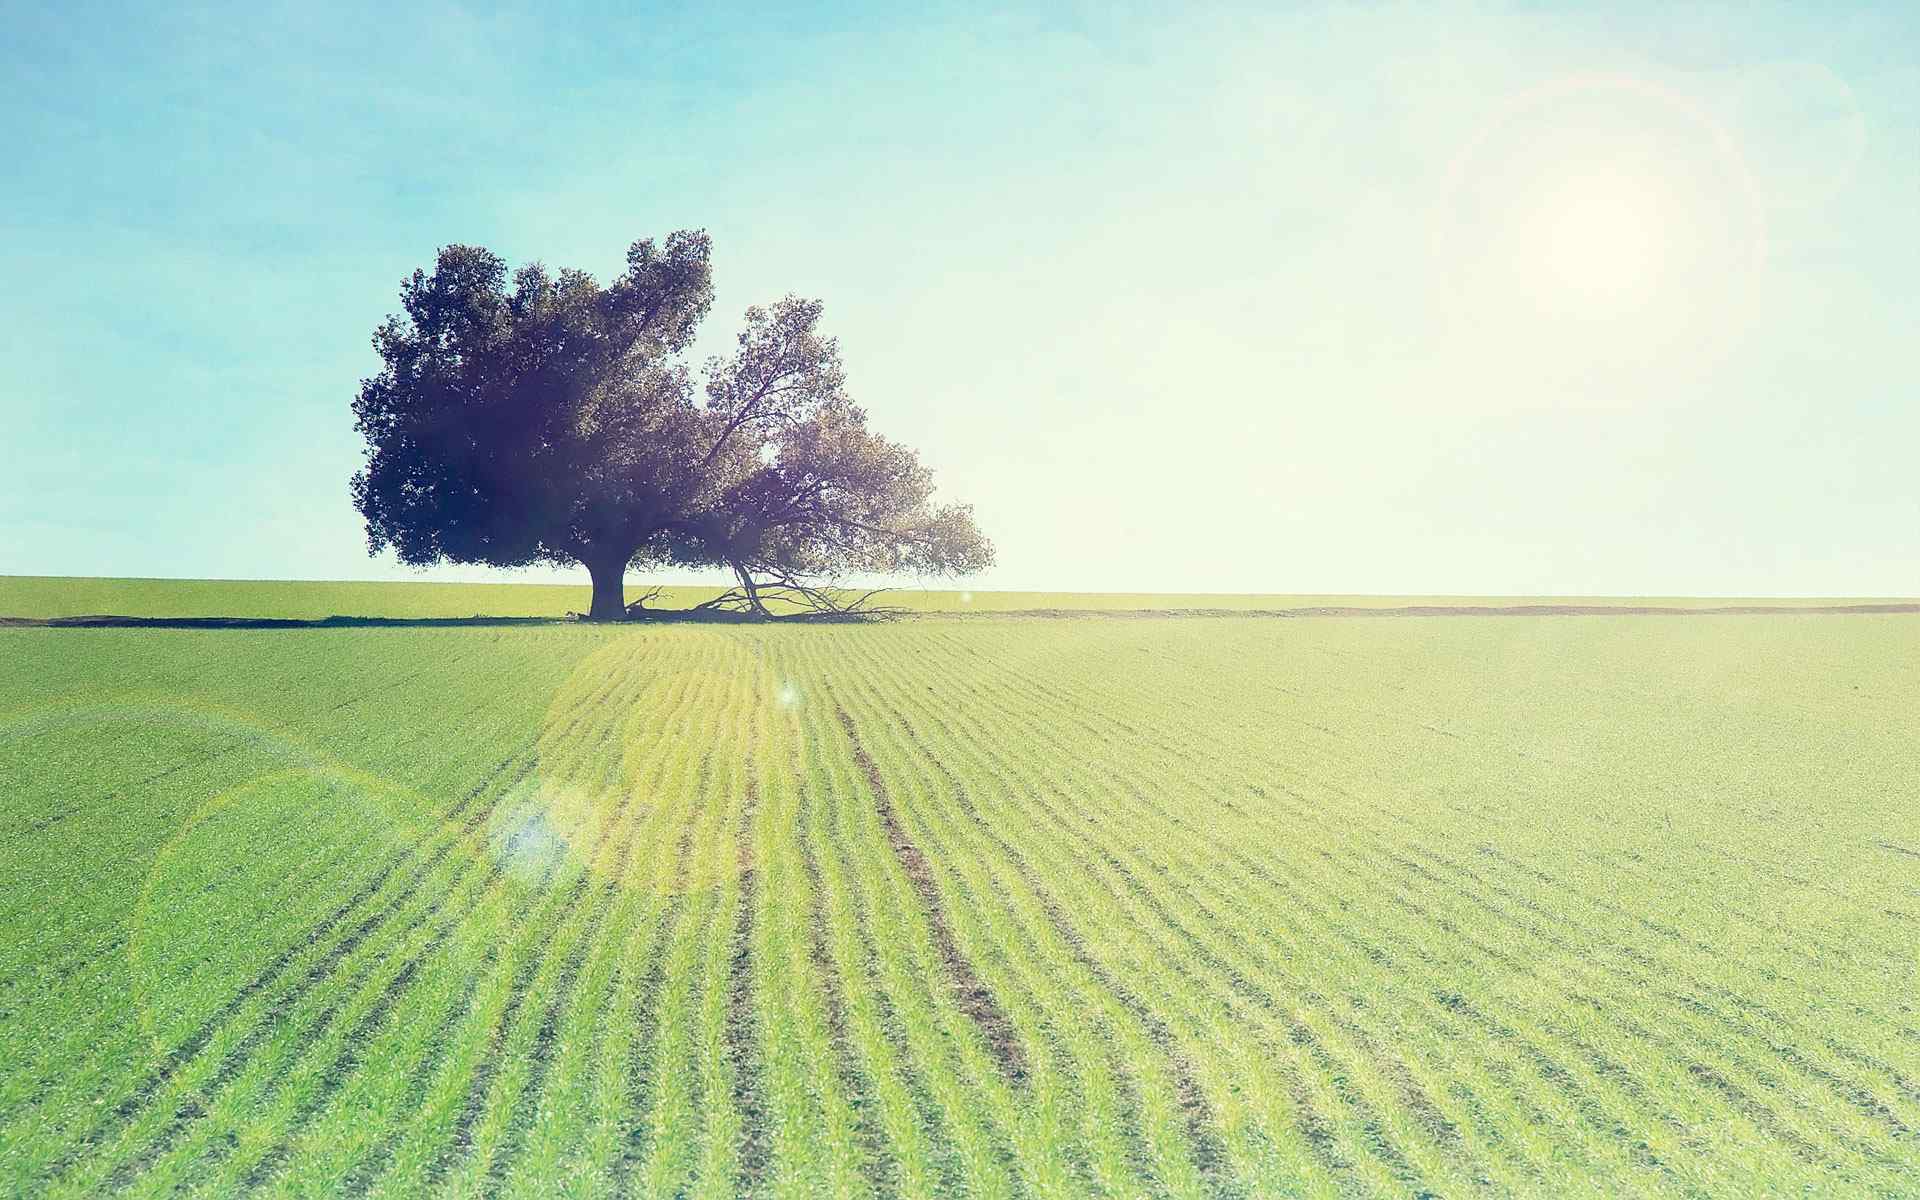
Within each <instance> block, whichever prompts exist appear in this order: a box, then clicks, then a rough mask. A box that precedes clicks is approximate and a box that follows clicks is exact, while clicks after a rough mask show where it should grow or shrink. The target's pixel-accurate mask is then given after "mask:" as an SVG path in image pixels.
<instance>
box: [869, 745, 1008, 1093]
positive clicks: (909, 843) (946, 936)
mask: <svg viewBox="0 0 1920 1200" xmlns="http://www.w3.org/2000/svg"><path fill="white" fill-rule="evenodd" d="M835 714H836V715H837V716H838V717H839V718H840V724H841V726H842V727H843V728H845V729H846V731H847V741H848V742H850V743H851V744H852V746H853V757H854V760H855V761H856V762H858V763H859V764H860V769H861V770H862V771H863V772H865V773H866V776H867V784H868V786H869V787H870V788H871V789H872V791H873V803H874V806H875V807H876V808H878V809H879V812H880V824H881V826H882V827H883V828H884V829H885V830H886V834H887V844H888V845H889V846H891V847H892V848H893V853H894V857H896V858H898V859H899V860H900V867H901V869H902V870H903V871H905V872H906V874H907V879H908V880H909V881H910V882H911V883H912V884H913V889H914V891H916V892H918V893H919V895H920V906H921V908H922V909H923V910H924V911H925V912H926V915H927V925H928V927H929V928H930V929H931V930H932V932H933V944H934V948H935V950H936V951H937V952H938V953H939V955H940V960H941V962H942V963H943V964H944V965H945V966H946V968H947V975H948V978H949V980H950V981H951V983H952V984H953V992H954V999H955V1000H956V1001H957V1002H958V1003H959V1005H960V1009H961V1011H962V1012H965V1013H966V1014H967V1015H968V1016H969V1017H972V1018H973V1021H974V1023H975V1024H976V1025H978V1026H980V1032H981V1033H982V1034H984V1035H986V1040H987V1048H988V1049H989V1050H990V1051H991V1052H992V1053H993V1057H994V1059H995V1061H997V1062H998V1063H999V1064H1000V1068H1001V1071H1002V1072H1003V1073H1004V1074H1005V1075H1006V1076H1007V1078H1008V1080H1009V1081H1011V1082H1013V1083H1016V1084H1018V1083H1022V1082H1024V1081H1025V1080H1026V1078H1027V1056H1026V1050H1025V1049H1024V1048H1023V1047H1022V1046H1021V1044H1020V1035H1019V1034H1018V1033H1016V1032H1015V1031H1014V1028H1013V1022H1012V1021H1011V1020H1009V1019H1008V1017H1007V1014H1006V1013H1005V1012H1004V1011H1003V1010H1002V1009H1001V1007H1000V1002H999V1001H998V1000H996V999H994V996H993V992H992V991H991V990H990V989H989V988H988V987H987V985H986V984H985V983H983V982H981V979H980V976H979V973H978V972H976V971H975V970H974V969H973V963H972V962H970V961H969V960H968V959H967V956H966V952H965V951H963V950H961V949H960V943H959V942H958V941H957V940H956V939H955V938H954V936H953V928H952V926H950V925H948V924H947V917H946V914H945V912H943V911H942V910H941V907H940V892H939V889H938V887H937V886H936V885H935V883H934V880H933V868H932V867H931V866H929V865H928V864H927V856H926V855H925V854H923V853H921V852H920V847H918V846H916V845H914V844H913V839H912V838H910V837H908V836H907V831H906V829H905V828H904V827H902V826H901V824H900V818H899V817H898V816H897V815H895V813H894V811H893V799H892V797H891V795H890V794H889V793H888V791H887V785H886V782H885V781H884V780H882V779H881V777H880V768H879V767H878V766H877V765H876V764H875V763H874V761H873V758H872V756H870V755H869V754H868V753H867V750H866V747H865V746H862V745H861V744H860V735H859V734H858V733H857V732H856V731H855V730H854V727H853V718H852V717H850V716H848V715H847V710H846V709H844V708H836V709H835Z"/></svg>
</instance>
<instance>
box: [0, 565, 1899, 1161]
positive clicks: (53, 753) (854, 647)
mask: <svg viewBox="0 0 1920 1200" xmlns="http://www.w3.org/2000/svg"><path fill="white" fill-rule="evenodd" d="M18 586H19V585H18V584H17V581H0V591H5V590H6V589H16V590H14V591H11V592H8V593H7V594H8V596H9V601H8V602H7V603H0V610H6V609H9V608H10V607H16V606H15V605H14V604H13V601H12V599H11V598H12V597H17V596H19V595H21V594H23V593H21V592H20V591H19V590H17V589H18ZM128 586H129V587H133V586H134V585H128ZM140 586H144V587H146V588H147V590H146V591H145V592H143V593H141V594H143V595H145V596H146V597H147V598H148V602H149V603H150V604H151V605H153V606H155V607H159V608H166V607H167V606H168V605H176V606H177V605H184V604H186V603H188V601H187V600H185V599H182V598H180V597H178V596H174V597H169V596H167V595H165V594H164V593H165V589H164V588H162V587H161V585H140ZM208 586H210V585H208ZM255 586H256V585H234V589H235V590H233V591H231V592H225V593H222V592H207V591H201V592H198V593H196V594H195V595H193V596H192V597H191V602H192V603H193V604H196V605H201V606H203V607H202V608H201V611H213V610H216V609H217V610H218V611H221V612H223V613H227V614H230V615H231V614H237V613H240V612H241V607H242V606H243V605H246V604H250V603H264V602H265V601H264V599H263V598H262V597H263V596H264V593H262V594H254V593H250V592H248V591H247V589H249V588H253V587H255ZM258 586H261V587H264V586H266V585H258ZM355 586H368V587H382V588H387V587H404V586H406V585H355ZM131 594H133V593H132V592H126V593H123V595H131ZM489 598H490V597H488V596H482V595H478V594H476V595H471V596H467V597H464V598H460V599H458V600H457V602H455V601H448V600H445V599H440V598H427V599H421V600H415V601H409V603H413V604H416V605H417V606H419V607H421V608H425V607H431V606H434V605H445V604H449V603H452V604H453V605H454V607H456V608H463V609H465V610H466V611H468V612H471V611H485V610H486V603H485V602H486V601H487V600H488V599H489ZM304 603H310V604H311V605H313V606H316V607H320V608H327V607H330V606H333V605H336V604H338V603H339V598H338V597H337V596H325V597H323V598H320V599H312V598H309V599H308V600H307V601H304ZM503 603H504V602H503ZM1049 607H1060V605H1049ZM1216 607H1217V606H1216ZM136 611H137V610H136ZM414 611H417V609H416V610H414ZM18 615H26V614H18ZM258 615H287V614H285V613H283V612H273V613H264V612H263V613H260V614H258ZM294 615H298V614H294ZM1915 621H1916V618H1914V617H1911V616H1904V615H1887V616H1820V617H1809V616H1739V617H1719V616H1703V617H1691V618H1687V619H1672V618H1662V617H1646V616H1600V617H1580V618H1533V619H1508V620H1483V619H1471V618H1454V619H1441V620H1420V621H1407V620H1385V619H1367V618H1349V619H1333V620H1320V621H1274V620H1263V619H1258V618H1230V617H1223V618H1218V619H1209V620H1177V619H1160V620H1155V619H1147V620H1136V621H1057V620H1056V621H1041V620H1023V619H1007V620H999V621H986V622H982V621H965V620H953V619H944V618H939V617H932V618H928V619H924V620H916V621H909V622H900V623H894V624H888V625H882V626H858V627H844V626H835V627H775V628H769V627H741V626H727V627H706V626H702V627H694V626H666V627H647V628H639V629H628V628H616V629H606V628H598V627H592V626H585V625H572V624H555V625H535V626H480V627H461V628H432V627H420V628H334V629H285V630H218V631H202V630H179V629H46V628H19V629H7V630H0V655H4V661H5V662H6V663H7V670H6V671H4V672H0V795H4V796H5V797H6V799H5V803H4V807H0V1045H4V1046H6V1047H8V1050H7V1052H6V1054H5V1055H4V1056H3V1057H0V1192H3V1193H5V1194H10V1195H14V1194H18V1195H49V1196H83V1195H85V1196H91V1195H99V1194H125V1195H158V1194H189V1195H208V1196H212V1195H220V1196H225V1195H232V1194H238V1193H254V1192H258V1193H262V1194H268V1195H309V1194H311V1195H339V1194H348V1195H369V1196H371V1195H379V1196H388V1195H414V1194H462V1195H471V1194H486V1195H528V1196H530V1195H549V1194H554V1193H556V1192H564V1193H566V1194H570V1195H582V1196H655V1195H675V1194H684V1195H694V1196H724V1195H732V1194H736V1193H740V1192H751V1193H752V1194H755V1195H765V1196H794V1197H799V1196H814V1195H840V1196H849V1197H853V1196H859V1197H865V1196H893V1195H913V1196H920V1195H981V1196H990V1197H991V1196H1005V1197H1025V1196H1035V1197H1039V1196H1048V1197H1053V1196H1059V1197H1107V1196H1111V1197H1131V1196H1140V1195H1160V1196H1192V1197H1223V1196H1268V1195H1316V1196H1330V1197H1331V1196H1363V1195H1381V1196H1407V1195H1417V1194H1422V1193H1425V1194H1430V1195H1443V1196H1449V1197H1452V1196H1472V1195H1490V1196H1500V1195H1523V1196H1566V1195H1595V1196H1598V1195H1606V1196H1611V1195H1657V1196H1666V1195H1673V1196H1688V1195H1692V1196H1725V1195H1786V1194H1796V1195H1800V1194H1816V1195H1881V1196H1904V1195H1912V1194H1915V1192H1916V1191H1920V1138H1917V1136H1916V1133H1915V1131H1916V1130H1920V1002H1916V1000H1915V996H1916V995H1920V956H1917V955H1916V953H1915V950H1914V947H1915V945H1916V944H1920V835H1916V834H1915V832H1914V829H1915V828H1916V822H1915V814H1916V812H1920V783H1916V781H1915V778H1916V777H1915V775H1914V772H1913V756H1912V747H1913V746H1914V745H1916V744H1920V685H1916V682H1915V680H1916V676H1915V674H1914V665H1915V660H1914V650H1915V646H1916V644H1920V643H1917V642H1916V634H1915V630H1916V625H1915Z"/></svg>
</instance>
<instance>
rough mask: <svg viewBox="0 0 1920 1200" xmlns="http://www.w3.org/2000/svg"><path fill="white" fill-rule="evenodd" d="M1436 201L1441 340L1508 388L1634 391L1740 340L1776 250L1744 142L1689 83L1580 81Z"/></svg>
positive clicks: (1468, 162) (1549, 96) (1497, 123)
mask: <svg viewBox="0 0 1920 1200" xmlns="http://www.w3.org/2000/svg"><path fill="white" fill-rule="evenodd" d="M1439 195H1440V201H1439V203H1438V204H1437V205H1436V208H1435V219H1434V225H1433V235H1434V237H1433V249H1434V253H1435V262H1436V266H1437V268H1438V269H1437V272H1436V276H1435V278H1436V279H1437V280H1438V281H1439V283H1438V285H1437V286H1438V287H1439V289H1440V293H1439V294H1440V297H1441V299H1440V304H1439V305H1438V306H1437V307H1436V309H1435V315H1436V320H1437V322H1438V323H1439V324H1440V327H1441V328H1443V329H1444V334H1443V335H1442V339H1441V341H1440V342H1439V346H1440V352H1441V353H1443V354H1444V355H1446V356H1448V358H1449V360H1450V361H1453V360H1457V361H1458V362H1459V364H1461V365H1462V366H1463V367H1465V368H1466V369H1470V370H1472V371H1474V372H1476V373H1477V374H1478V375H1479V376H1480V377H1482V378H1483V379H1485V380H1486V381H1488V384H1489V386H1499V387H1502V388H1504V389H1505V391H1506V393H1508V394H1514V395H1529V396H1535V397H1539V398H1541V399H1542V400H1545V401H1547V402H1552V403H1567V402H1570V398H1572V397H1576V396H1592V397H1597V398H1601V399H1602V400H1603V402H1611V401H1609V400H1608V399H1607V398H1614V399H1621V398H1625V397H1629V396H1632V395H1635V394H1639V393H1640V392H1643V391H1644V390H1645V389H1644V386H1643V385H1644V383H1645V382H1646V380H1647V379H1648V378H1651V377H1654V376H1665V375H1671V374H1672V373H1673V372H1674V371H1675V370H1679V369H1684V368H1686V364H1688V363H1690V362H1695V361H1702V360H1703V356H1706V355H1711V354H1717V353H1719V352H1720V350H1719V349H1718V348H1719V347H1721V346H1725V345H1730V344H1731V339H1733V338H1735V337H1736V336H1737V331H1738V329H1739V328H1740V320H1741V318H1740V314H1741V313H1742V312H1743V311H1744V309H1745V307H1746V305H1747V304H1748V295H1749V293H1750V292H1751V290H1752V289H1751V288H1750V287H1749V286H1748V285H1749V283H1750V281H1751V280H1752V279H1753V278H1754V277H1755V274H1756V272H1757V271H1758V269H1759V265H1760V263H1761V262H1762V261H1763V258H1764V255H1763V249H1764V245H1765V238H1764V222H1763V219H1762V216H1761V210H1760V208H1759V205H1758V203H1757V199H1756V196H1755V193H1754V190H1753V187H1752V180H1751V176H1750V175H1749V173H1748V172H1747V170H1746V165H1745V162H1744V159H1743V158H1742V156H1741V155H1740V153H1739V148H1738V146H1737V144H1736V143H1735V142H1734V141H1733V140H1732V138H1731V137H1730V136H1729V135H1728V134H1727V132H1726V130H1725V129H1724V128H1722V126H1721V125H1720V123H1719V122H1718V121H1716V120H1714V119H1713V118H1712V116H1711V115H1710V114H1709V112H1708V111H1707V110H1706V109H1705V108H1703V107H1702V106H1701V105H1700V104H1698V103H1696V102H1694V101H1693V100H1691V99H1689V98H1688V97H1686V96H1684V95H1682V94H1680V93H1678V92H1677V91H1674V90H1673V89H1670V88H1666V87H1662V86H1658V85H1655V84H1652V83H1648V82H1645V81H1642V80H1636V79H1625V78H1613V77H1601V78H1591V77H1581V78H1573V79H1565V80H1561V81H1558V82H1556V83H1554V84H1552V85H1549V86H1545V87H1542V88H1538V89H1535V90H1533V91H1530V92H1526V93H1523V94H1520V95H1518V96H1515V97H1513V98H1512V99H1511V102H1510V103H1507V104H1505V105H1503V106H1501V107H1500V108H1499V109H1498V110H1497V111H1495V112H1493V113H1492V114H1490V116H1489V118H1488V119H1487V120H1486V121H1485V122H1484V124H1483V125H1481V126H1480V127H1479V128H1478V129H1477V131H1476V132H1475V133H1474V134H1473V136H1471V137H1469V138H1468V139H1466V141H1465V142H1464V143H1463V145H1462V147H1461V149H1460V150H1459V152H1458V153H1457V154H1456V155H1455V156H1454V157H1453V159H1452V161H1451V163H1450V165H1449V169H1448V171H1447V174H1446V177H1445V182H1444V184H1443V186H1442V188H1441V189H1440V193H1439Z"/></svg>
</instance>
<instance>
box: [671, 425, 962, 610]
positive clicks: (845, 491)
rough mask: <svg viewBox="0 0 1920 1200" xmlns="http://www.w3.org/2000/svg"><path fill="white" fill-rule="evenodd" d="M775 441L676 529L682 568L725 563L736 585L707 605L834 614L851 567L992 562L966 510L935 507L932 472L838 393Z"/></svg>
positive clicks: (943, 567)
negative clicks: (774, 604) (833, 587)
mask: <svg viewBox="0 0 1920 1200" xmlns="http://www.w3.org/2000/svg"><path fill="white" fill-rule="evenodd" d="M771 445H772V457H771V460H770V461H766V462H763V463H760V464H757V465H755V466H754V467H752V468H751V469H749V470H747V471H746V472H745V473H744V474H742V475H741V476H739V477H738V478H736V479H735V480H734V481H733V482H732V483H731V485H730V486H728V487H727V488H726V489H725V491H724V492H723V493H722V495H721V496H720V497H719V499H718V502H717V503H715V504H714V505H712V506H711V507H710V508H709V509H708V510H707V511H706V512H705V513H703V514H702V515H701V516H700V517H699V518H696V519H695V520H693V521H690V522H687V523H685V524H683V525H681V526H679V527H677V528H676V529H675V531H674V536H673V537H672V539H671V542H670V552H671V553H672V554H673V555H674V556H675V557H676V558H678V560H679V561H682V562H687V563H700V564H705V563H714V562H718V563H724V564H725V565H726V566H727V567H728V568H729V569H731V570H732V571H733V573H734V576H735V577H736V578H737V579H738V580H739V582H740V586H739V587H738V589H736V590H734V591H731V592H728V593H725V594H723V595H721V596H720V597H718V598H716V599H715V600H712V601H709V602H708V605H709V606H711V607H732V608H740V609H744V610H747V611H750V612H753V613H756V614H759V615H762V616H764V615H767V612H768V610H767V607H766V605H767V602H768V601H769V600H770V599H777V600H780V601H784V602H785V603H787V604H789V605H798V606H800V607H802V608H808V609H814V610H822V609H838V608H841V607H843V605H844V603H845V602H843V601H841V600H840V599H838V598H836V597H835V595H834V594H833V593H832V591H830V590H828V588H827V587H826V586H825V585H827V584H831V583H833V582H835V581H837V580H839V579H840V578H841V577H842V576H843V575H845V574H847V573H849V572H862V573H866V574H888V575H897V574H914V575H936V574H937V575H964V574H969V573H971V572H974V571H978V570H981V569H982V568H984V567H986V566H988V565H989V564H990V563H991V562H992V561H993V547H992V545H991V544H990V543H988V541H987V540H986V538H984V537H983V536H981V534H980V531H979V529H978V528H976V527H975V525H974V523H973V515H972V512H971V510H970V509H968V508H967V507H966V506H964V505H943V506H939V505H935V504H933V503H932V493H933V477H932V473H931V472H930V471H928V470H927V469H926V468H925V467H924V466H922V465H921V464H920V462H919V459H918V457H917V456H916V455H915V454H914V453H913V451H911V450H909V449H907V448H906V447H905V446H902V445H899V444H898V443H895V442H890V441H888V440H887V439H885V438H883V437H881V436H879V435H878V434H875V433H873V432H871V431H869V430H868V429H867V427H866V414H865V413H864V412H863V411H862V410H861V409H860V408H858V407H856V406H855V405H853V404H851V403H849V402H847V401H846V400H845V399H844V398H843V397H835V398H833V399H832V400H830V401H828V402H826V403H823V404H821V405H819V406H818V407H817V408H815V409H814V410H813V411H812V413H811V414H810V415H808V416H807V417H805V418H804V419H801V420H796V421H792V422H790V423H788V424H786V425H785V426H783V427H781V428H779V429H777V430H776V431H775V433H774V436H773V438H772V439H771ZM869 595H871V593H869ZM856 603H857V601H856Z"/></svg>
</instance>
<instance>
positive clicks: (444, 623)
mask: <svg viewBox="0 0 1920 1200" xmlns="http://www.w3.org/2000/svg"><path fill="white" fill-rule="evenodd" d="M570 620H571V618H568V617H483V616H471V617H344V616H339V615H335V616H331V617H315V618H300V617H122V616H112V615H106V614H96V615H88V616H74V617H0V627H6V626H10V627H15V628H33V629H384V628H398V629H436V628H446V629H452V628H458V627H462V626H477V625H561V624H566V623H569V621H570Z"/></svg>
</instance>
